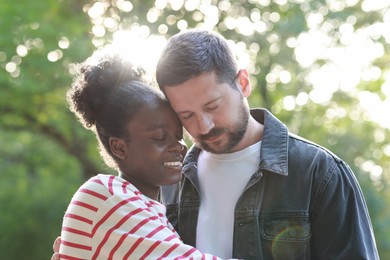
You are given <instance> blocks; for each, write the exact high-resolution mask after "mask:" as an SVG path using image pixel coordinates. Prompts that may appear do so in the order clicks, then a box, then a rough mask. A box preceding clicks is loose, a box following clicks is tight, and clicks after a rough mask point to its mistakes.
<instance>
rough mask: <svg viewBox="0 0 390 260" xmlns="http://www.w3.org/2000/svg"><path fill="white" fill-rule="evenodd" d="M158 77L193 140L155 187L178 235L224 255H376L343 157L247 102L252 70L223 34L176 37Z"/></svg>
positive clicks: (362, 202)
mask: <svg viewBox="0 0 390 260" xmlns="http://www.w3.org/2000/svg"><path fill="white" fill-rule="evenodd" d="M157 82H158V84H159V86H160V89H161V90H162V91H163V92H164V94H165V95H166V97H167V98H168V100H169V102H170V104H171V106H172V107H173V109H174V110H175V112H176V113H177V114H178V115H179V118H180V120H181V122H182V123H183V126H184V128H185V129H186V130H187V132H188V133H189V134H190V135H191V137H192V139H193V141H194V143H195V145H194V146H193V147H192V148H191V149H190V150H189V152H188V153H187V156H186V159H185V162H184V163H185V164H184V167H183V173H184V175H183V178H182V181H181V183H180V184H178V185H175V186H170V187H166V188H164V189H163V191H162V194H161V197H162V200H163V202H164V204H165V205H166V206H167V215H168V218H169V219H170V221H171V222H172V223H173V225H174V226H175V228H176V229H177V231H178V232H179V234H180V235H181V237H182V239H183V241H184V243H187V244H190V245H193V246H196V247H197V248H198V249H199V250H200V251H203V252H206V253H211V254H215V255H218V256H220V257H222V258H231V257H234V258H243V259H273V258H274V259H379V257H378V252H377V248H376V244H375V239H374V234H373V230H372V226H371V221H370V217H369V214H368V210H367V207H366V203H365V200H364V198H363V194H362V192H361V189H360V187H359V184H358V182H357V181H356V179H355V176H354V174H353V173H352V171H351V169H350V168H349V166H348V165H347V164H346V163H345V162H343V161H342V160H341V159H340V158H338V157H337V156H336V155H334V154H332V153H331V152H329V151H327V150H326V149H324V148H322V147H320V146H318V145H316V144H314V143H311V142H309V141H307V140H304V139H302V138H300V137H298V136H294V135H292V134H290V133H289V132H288V130H287V128H286V126H285V125H284V124H282V123H281V122H280V121H278V120H277V119H276V118H275V117H274V116H273V115H272V114H271V113H270V112H268V111H266V110H264V109H253V110H250V109H249V106H248V102H247V97H248V96H249V95H250V93H251V84H250V81H249V75H248V72H247V71H246V70H245V69H241V70H239V68H238V67H237V63H236V60H235V59H234V55H233V53H232V51H231V50H230V49H229V46H228V44H227V41H226V40H225V39H224V38H223V37H221V36H220V35H218V34H215V33H212V32H208V31H200V30H190V31H187V32H184V33H180V34H178V35H175V36H174V37H172V38H171V39H170V40H169V42H168V44H167V46H166V48H165V50H164V51H163V53H162V56H161V58H160V60H159V63H158V65H157Z"/></svg>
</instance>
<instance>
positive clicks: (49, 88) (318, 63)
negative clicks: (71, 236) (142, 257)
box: [0, 0, 390, 259]
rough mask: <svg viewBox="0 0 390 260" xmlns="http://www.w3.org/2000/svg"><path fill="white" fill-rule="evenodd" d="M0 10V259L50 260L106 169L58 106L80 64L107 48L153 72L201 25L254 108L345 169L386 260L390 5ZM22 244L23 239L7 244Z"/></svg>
mask: <svg viewBox="0 0 390 260" xmlns="http://www.w3.org/2000/svg"><path fill="white" fill-rule="evenodd" d="M41 2H42V3H41ZM0 5H2V8H0V24H1V26H2V29H3V30H2V34H1V35H0V70H1V73H0V88H1V90H2V92H1V93H0V111H1V113H2V114H1V116H0V144H2V145H0V178H1V180H0V205H1V206H0V212H6V213H8V215H7V214H3V213H2V214H0V233H1V234H5V235H2V237H1V238H0V258H1V259H3V258H4V259H26V257H27V258H28V259H42V258H45V257H46V259H49V255H50V253H51V242H52V240H53V239H54V237H55V236H57V235H58V234H59V232H60V231H59V228H60V226H61V219H62V214H63V211H64V210H65V208H66V205H67V203H68V202H69V199H70V197H71V195H72V194H73V192H74V190H75V189H76V188H77V187H78V185H79V184H80V183H82V181H83V180H85V179H86V178H88V177H89V176H91V175H94V174H96V173H97V172H110V169H108V168H107V167H105V166H104V164H103V162H102V160H101V159H100V158H99V155H98V152H97V149H96V143H95V139H94V136H93V135H92V134H91V133H89V132H87V131H85V130H84V129H82V128H81V126H80V125H79V124H77V122H76V121H75V119H74V117H73V115H71V114H70V113H69V111H68V110H67V107H66V102H65V99H64V95H65V91H66V89H67V87H68V86H69V85H70V83H71V77H72V75H73V73H74V66H75V64H77V63H79V62H81V61H82V60H84V59H85V58H87V57H88V56H89V55H90V54H91V53H92V52H93V50H95V49H97V48H100V47H102V46H104V45H106V44H113V45H114V46H115V48H117V49H118V50H121V51H122V52H123V55H125V56H127V57H129V59H131V60H132V61H133V62H135V63H137V64H140V65H142V66H144V67H145V68H146V69H147V70H149V71H150V72H151V73H152V75H153V74H154V70H155V67H156V63H157V60H158V58H159V55H160V52H161V50H162V49H163V47H164V45H165V43H166V41H167V39H168V38H169V37H170V36H172V35H174V34H175V33H178V32H180V31H182V30H186V29H189V28H195V27H199V28H205V29H210V30H214V31H217V32H219V33H221V34H222V35H223V36H225V37H226V38H227V39H228V40H229V43H230V44H231V46H232V48H233V49H234V50H235V53H236V54H237V59H238V60H239V64H240V66H241V67H243V68H247V69H248V70H249V72H250V73H251V83H252V88H253V92H252V94H251V97H250V100H249V101H250V104H251V106H252V107H265V108H266V109H269V110H270V111H271V112H273V113H274V114H275V115H276V116H277V117H278V118H280V119H281V120H282V121H283V122H284V123H286V125H287V126H288V127H289V129H290V131H291V132H294V133H297V134H299V135H301V136H303V137H305V138H307V139H310V140H312V141H315V142H317V143H319V144H321V145H323V146H325V147H327V148H329V149H330V150H332V151H333V152H335V153H336V154H337V155H339V156H340V157H341V158H343V159H344V160H345V161H346V162H348V163H349V164H350V166H351V168H352V169H353V170H354V172H355V174H356V175H357V177H358V179H359V182H360V184H361V186H362V190H363V192H364V194H365V197H366V200H367V204H368V206H369V211H370V214H371V217H372V220H373V226H374V230H375V234H376V237H377V243H378V248H379V249H380V254H381V258H382V259H390V239H389V237H390V209H389V207H388V205H389V203H390V188H389V183H390V115H389V114H390V1H389V0H312V1H309V0H289V1H288V0H231V1H227V0H225V1H224V0H222V1H217V0H188V1H184V0H156V1H154V0H145V1H142V0H134V1H124V0H100V1H96V0H89V1H79V0H67V1H58V0H47V1H28V0H21V1H8V2H4V3H2V4H0ZM10 183H11V184H12V185H11V186H10V185H9V184H10ZM10 201H12V203H9V202H10ZM26 216H28V219H29V220H28V221H26ZM43 225H45V226H46V225H47V226H49V227H50V228H47V229H45V230H42V228H41V227H42V226H43ZM26 234H28V235H26ZM23 239H26V240H27V239H29V240H28V242H25V243H16V244H15V243H13V242H12V241H23ZM35 241H37V242H35ZM38 241H41V242H39V243H38ZM42 241H44V242H42ZM21 245H28V246H27V247H30V249H31V250H28V248H23V249H21ZM37 248H40V249H39V250H38V249H37ZM25 252H35V253H34V254H36V255H34V256H32V255H31V253H30V254H28V253H25Z"/></svg>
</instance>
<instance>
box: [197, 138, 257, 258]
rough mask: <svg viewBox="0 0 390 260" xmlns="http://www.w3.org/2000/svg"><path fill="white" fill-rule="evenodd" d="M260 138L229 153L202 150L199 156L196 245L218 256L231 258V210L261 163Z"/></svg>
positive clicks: (232, 211) (232, 218)
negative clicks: (254, 142) (245, 146)
mask: <svg viewBox="0 0 390 260" xmlns="http://www.w3.org/2000/svg"><path fill="white" fill-rule="evenodd" d="M260 147H261V141H260V142H258V143H256V144H253V145H251V146H249V147H247V148H245V149H244V150H241V151H238V152H234V153H229V154H212V153H209V152H205V151H202V152H201V153H200V155H199V158H198V176H199V183H200V193H201V204H200V209H199V216H198V224H197V230H196V247H197V248H198V249H199V250H200V251H202V252H204V253H210V254H214V255H217V256H219V257H221V258H225V259H226V258H231V257H232V249H233V225H234V209H235V207H236V203H237V201H238V199H239V197H240V196H241V194H242V193H243V191H244V188H245V186H246V185H247V183H248V181H249V180H250V178H251V176H252V175H253V174H254V173H255V172H256V171H257V170H258V167H259V163H260Z"/></svg>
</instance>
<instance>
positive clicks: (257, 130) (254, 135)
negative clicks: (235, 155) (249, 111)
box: [232, 116, 264, 152]
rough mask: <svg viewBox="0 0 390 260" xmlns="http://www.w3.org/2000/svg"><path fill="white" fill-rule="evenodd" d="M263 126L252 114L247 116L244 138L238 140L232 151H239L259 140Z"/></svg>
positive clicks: (261, 136)
mask: <svg viewBox="0 0 390 260" xmlns="http://www.w3.org/2000/svg"><path fill="white" fill-rule="evenodd" d="M263 130H264V126H263V125H262V124H260V123H259V122H257V121H256V120H255V119H254V118H253V117H252V116H249V121H248V128H247V130H246V133H245V135H244V138H243V139H242V140H241V142H239V143H238V144H237V145H236V147H234V149H233V150H232V152H237V151H241V150H242V149H245V148H247V147H249V146H251V145H252V144H255V143H257V142H259V141H260V140H261V139H262V138H263Z"/></svg>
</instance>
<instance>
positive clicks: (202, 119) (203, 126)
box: [198, 114, 214, 135]
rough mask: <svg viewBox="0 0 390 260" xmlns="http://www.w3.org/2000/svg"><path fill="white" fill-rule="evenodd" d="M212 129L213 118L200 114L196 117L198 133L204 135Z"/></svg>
mask: <svg viewBox="0 0 390 260" xmlns="http://www.w3.org/2000/svg"><path fill="white" fill-rule="evenodd" d="M213 127H214V121H213V118H212V117H211V116H210V115H208V114H201V115H199V116H198V130H199V133H200V134H202V135H205V134H207V133H209V132H210V130H211V129H213Z"/></svg>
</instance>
